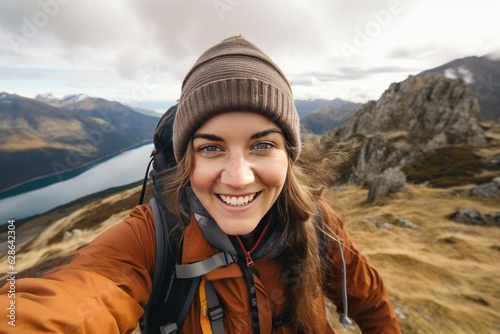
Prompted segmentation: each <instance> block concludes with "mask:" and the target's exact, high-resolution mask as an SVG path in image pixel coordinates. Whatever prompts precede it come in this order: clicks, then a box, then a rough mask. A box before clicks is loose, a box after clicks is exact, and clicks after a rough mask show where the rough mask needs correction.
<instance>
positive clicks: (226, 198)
mask: <svg viewBox="0 0 500 334" xmlns="http://www.w3.org/2000/svg"><path fill="white" fill-rule="evenodd" d="M258 194H259V193H253V194H250V195H245V196H230V195H222V194H218V196H219V198H220V199H221V200H222V201H223V202H224V203H226V204H228V205H231V206H243V205H247V204H248V203H250V202H252V201H253V200H254V199H255V197H256V196H257V195H258Z"/></svg>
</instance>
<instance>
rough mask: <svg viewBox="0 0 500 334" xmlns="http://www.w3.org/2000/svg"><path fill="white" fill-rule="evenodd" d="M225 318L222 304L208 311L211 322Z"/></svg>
mask: <svg viewBox="0 0 500 334" xmlns="http://www.w3.org/2000/svg"><path fill="white" fill-rule="evenodd" d="M223 316H224V311H223V309H222V305H220V304H219V305H216V306H214V307H210V308H209V309H208V317H209V318H210V321H217V320H219V319H222V317H223Z"/></svg>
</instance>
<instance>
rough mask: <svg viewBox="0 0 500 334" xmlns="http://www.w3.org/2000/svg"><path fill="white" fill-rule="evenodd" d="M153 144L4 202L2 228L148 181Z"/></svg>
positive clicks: (0, 211)
mask: <svg viewBox="0 0 500 334" xmlns="http://www.w3.org/2000/svg"><path fill="white" fill-rule="evenodd" d="M152 150H153V144H152V143H151V144H146V145H143V146H140V147H137V148H133V149H130V150H128V151H124V152H122V153H120V154H118V155H116V156H113V157H111V158H109V159H107V160H105V161H102V162H100V163H97V164H94V165H92V167H91V168H88V167H84V168H83V170H84V172H82V173H79V174H78V173H75V174H78V175H77V176H75V177H73V178H70V179H67V180H63V181H60V182H55V183H52V184H50V185H47V186H44V187H42V188H39V189H36V190H32V191H29V192H25V193H22V194H19V195H15V196H11V197H7V198H4V199H2V200H0V225H3V224H6V223H7V221H8V220H9V219H14V220H20V219H22V218H26V217H30V216H33V215H36V214H40V213H44V212H46V211H49V210H51V209H53V208H55V207H58V206H60V205H62V204H66V203H69V202H71V201H74V200H76V199H78V198H81V197H84V196H87V195H90V194H93V193H96V192H99V191H102V190H106V189H109V188H113V187H119V186H123V185H126V184H130V183H133V182H136V181H140V180H142V179H143V178H144V174H145V173H146V167H147V165H148V163H149V160H150V154H151V151H152Z"/></svg>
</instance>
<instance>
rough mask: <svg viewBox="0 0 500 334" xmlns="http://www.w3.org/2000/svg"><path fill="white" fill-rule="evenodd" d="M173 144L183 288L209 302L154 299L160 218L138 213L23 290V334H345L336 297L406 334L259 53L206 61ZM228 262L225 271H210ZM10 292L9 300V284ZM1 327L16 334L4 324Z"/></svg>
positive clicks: (232, 52)
mask: <svg viewBox="0 0 500 334" xmlns="http://www.w3.org/2000/svg"><path fill="white" fill-rule="evenodd" d="M172 144H173V151H174V155H175V160H176V162H177V165H176V166H174V167H172V168H170V169H168V170H166V171H165V172H164V173H162V174H161V175H160V182H159V183H160V185H161V188H162V189H163V196H162V197H161V199H160V197H157V199H160V200H163V202H162V203H160V205H161V206H162V207H163V206H165V207H167V208H168V209H169V211H170V213H172V215H170V214H168V215H167V219H168V220H169V222H170V223H172V224H170V225H172V226H175V228H174V230H171V231H170V232H172V231H180V232H182V242H181V243H180V244H179V245H178V246H179V247H178V251H179V258H178V259H177V265H176V266H175V268H176V269H175V277H176V278H174V279H173V280H177V279H183V277H187V276H186V275H185V274H186V272H188V271H190V270H194V269H192V268H203V273H202V274H198V275H197V276H196V277H197V279H198V281H196V282H198V283H197V284H194V285H192V287H194V288H191V289H189V290H190V294H191V295H195V296H197V297H195V298H194V299H189V301H190V302H189V303H185V304H184V306H183V307H181V306H182V303H180V304H179V306H178V308H179V309H181V308H182V311H183V312H182V313H183V314H184V315H185V317H184V318H183V319H184V320H183V321H180V320H179V317H176V321H175V322H173V323H167V321H166V319H165V312H163V311H164V310H165V308H170V309H171V308H176V307H177V305H178V303H171V304H168V305H165V304H167V303H166V302H163V301H164V299H163V298H159V297H158V296H157V295H155V294H152V285H153V284H152V283H153V281H154V282H156V277H157V275H156V273H157V271H156V270H155V268H154V267H155V263H161V264H163V262H160V261H159V260H158V259H157V258H159V257H160V256H161V255H164V254H163V253H161V252H160V253H158V255H157V253H156V250H157V248H156V246H157V243H160V242H161V241H162V236H163V235H162V234H160V231H159V230H158V231H155V228H156V227H157V225H156V224H155V219H154V218H153V217H154V215H155V212H157V211H154V210H153V209H152V207H151V206H150V205H138V206H137V207H136V208H134V210H133V211H132V212H131V214H130V217H128V218H127V219H125V221H123V222H122V223H119V224H116V225H115V226H113V227H112V228H110V229H109V230H107V231H106V232H104V233H103V234H101V235H100V236H99V237H97V238H96V239H95V240H94V241H93V242H92V243H91V244H89V245H88V246H86V247H84V248H82V249H81V250H80V251H78V253H77V256H75V258H74V259H73V260H72V261H71V263H69V264H67V265H65V266H62V267H60V268H58V269H55V270H53V271H51V272H48V273H46V274H45V275H44V276H43V277H42V278H40V279H22V280H19V281H18V282H16V298H17V300H18V301H19V307H18V308H16V320H18V321H17V322H16V327H17V328H15V329H16V332H23V333H24V332H35V331H36V332H40V331H46V332H64V333H67V332H86V333H94V332H95V333H97V332H99V333H130V332H131V331H132V330H134V328H135V327H136V325H137V321H138V320H139V318H141V317H142V316H143V314H144V312H145V315H144V317H143V318H142V320H143V321H141V328H143V327H144V328H143V329H144V330H145V333H174V332H178V333H190V334H191V333H194V334H201V333H204V334H205V333H214V334H222V333H254V334H258V333H261V332H262V333H277V334H285V333H286V334H291V333H307V334H312V333H314V334H315V333H335V331H334V329H333V328H332V327H331V326H330V324H329V321H328V319H327V312H326V309H325V301H326V299H329V300H331V301H332V302H333V303H334V304H335V305H336V306H337V311H338V313H339V314H340V315H341V322H342V324H344V325H346V326H347V325H349V324H350V320H349V319H348V317H347V313H348V312H349V316H350V317H351V318H352V319H353V320H354V321H355V322H356V323H357V324H358V326H359V327H360V328H361V330H362V331H363V333H368V334H375V333H389V334H391V333H400V332H401V331H400V328H399V325H398V322H397V319H396V315H395V313H394V310H393V308H392V305H391V301H390V298H389V295H388V293H387V291H386V289H385V287H384V283H383V281H382V279H381V277H380V276H379V274H378V272H377V271H376V270H375V269H374V268H373V267H372V266H371V265H370V264H369V263H368V262H367V260H366V258H365V257H364V256H363V255H362V254H361V253H360V252H359V250H358V248H357V247H356V245H355V243H354V242H353V240H352V239H351V238H350V236H349V234H348V232H347V231H346V229H345V226H344V225H343V223H342V222H341V220H340V219H339V217H338V216H337V214H336V213H335V212H334V211H333V209H332V208H331V207H330V206H329V204H328V203H327V202H326V200H325V199H324V198H323V196H322V194H321V191H320V190H318V189H316V188H313V187H312V186H311V185H310V184H311V182H310V180H309V178H310V177H309V176H310V175H308V173H309V174H310V173H311V172H312V171H307V173H306V171H304V170H302V168H301V167H300V166H301V165H300V164H299V162H300V161H299V159H300V152H301V145H302V144H301V138H300V123H299V116H298V114H297V111H296V109H295V105H294V103H293V96H292V90H291V87H290V84H289V83H288V81H287V79H286V77H285V76H284V75H283V73H282V72H281V70H280V69H279V68H278V66H277V65H276V64H275V63H274V62H273V61H272V60H271V59H270V58H269V57H268V56H267V55H266V54H265V53H263V52H262V51H261V50H260V49H259V48H257V47H256V46H255V45H253V44H252V43H250V42H248V41H247V40H246V39H244V38H242V37H241V36H234V37H231V38H228V39H225V40H223V41H222V42H220V43H218V44H216V45H215V46H213V47H211V48H209V49H208V50H207V51H205V52H204V53H203V54H202V55H201V57H200V58H199V59H198V60H197V61H196V63H195V64H194V66H193V67H192V68H191V70H190V71H189V72H188V74H187V76H186V78H185V80H184V83H183V86H182V91H181V96H180V99H179V103H178V106H177V112H176V114H175V119H174V121H173V138H172ZM156 155H157V157H158V156H159V158H158V159H160V158H162V159H169V158H170V157H168V156H163V155H165V150H160V151H158V152H157V153H156ZM156 185H157V183H155V186H156ZM152 203H154V202H152ZM152 206H154V204H153V205H152ZM183 217H187V218H188V219H189V221H188V222H187V224H186V223H185V220H184V219H183ZM156 233H158V238H157V236H156ZM168 237H169V236H167V237H166V238H168ZM171 246H172V247H171V248H168V247H165V249H167V250H172V249H173V248H175V246H177V244H176V245H171ZM174 252H175V251H174ZM168 255H170V254H168ZM221 255H222V257H223V258H224V259H226V262H225V263H226V265H216V268H215V269H213V268H212V270H210V269H209V270H206V269H205V268H207V264H209V263H214V262H217V261H219V260H220V256H221ZM172 257H173V256H172ZM155 261H156V262H155ZM220 261H222V260H220ZM220 261H219V262H220ZM169 274H171V273H169ZM168 277H171V276H170V275H169V276H168ZM172 277H173V276H172ZM191 277H193V276H191ZM159 283H160V284H162V286H169V289H170V285H169V284H170V281H169V280H168V279H165V281H161V282H159ZM175 286H177V285H175ZM346 286H347V288H346ZM172 289H174V290H175V287H174V288H172ZM191 292H192V293H191ZM0 293H3V294H4V295H1V296H0V303H3V302H6V301H7V297H6V295H5V294H7V293H8V286H4V287H3V288H2V289H1V290H0ZM150 298H151V299H150ZM214 299H215V300H217V301H218V302H219V303H218V304H217V305H216V306H217V307H214V306H213V305H212V304H211V302H213V301H214ZM156 300H159V301H158V302H157V303H156V302H155V301H156ZM348 304H349V309H348ZM145 305H147V306H146V311H145V310H144V308H145ZM21 306H22V307H21ZM177 329H178V331H177ZM0 331H1V332H6V333H7V332H12V328H8V327H7V325H6V324H5V322H4V323H2V322H0Z"/></svg>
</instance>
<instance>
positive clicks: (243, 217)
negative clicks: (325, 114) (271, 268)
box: [191, 112, 288, 235]
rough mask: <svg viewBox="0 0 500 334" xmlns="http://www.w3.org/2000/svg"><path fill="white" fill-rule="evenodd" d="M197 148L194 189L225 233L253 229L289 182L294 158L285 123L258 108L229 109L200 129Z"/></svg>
mask: <svg viewBox="0 0 500 334" xmlns="http://www.w3.org/2000/svg"><path fill="white" fill-rule="evenodd" d="M262 129H268V130H265V131H262ZM193 150H194V159H193V170H192V174H191V187H192V188H193V192H194V194H195V195H196V196H197V197H198V199H199V200H200V202H201V204H202V205H203V206H204V207H205V209H207V211H208V213H210V215H211V216H212V218H214V219H215V221H217V223H218V225H219V226H220V228H221V229H222V230H223V231H224V232H225V233H227V234H230V235H246V234H249V233H251V232H252V231H253V230H254V229H255V228H256V227H257V225H258V223H259V222H260V220H261V219H262V218H263V217H264V216H265V214H266V213H267V212H268V211H269V210H270V209H271V207H272V205H273V204H274V203H275V202H276V199H277V198H278V196H279V194H280V193H281V190H282V189H283V185H284V183H285V178H286V174H287V169H288V158H287V152H286V147H285V138H284V136H283V134H282V133H281V130H280V129H279V127H278V126H277V125H276V124H274V123H273V122H272V121H271V120H270V119H269V118H267V117H265V116H262V115H260V114H257V113H252V112H228V113H224V114H221V115H217V116H214V117H212V118H211V119H209V120H208V121H207V122H205V123H204V124H203V125H202V126H201V127H200V128H199V129H198V130H197V131H196V132H195V134H194V136H193Z"/></svg>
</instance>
